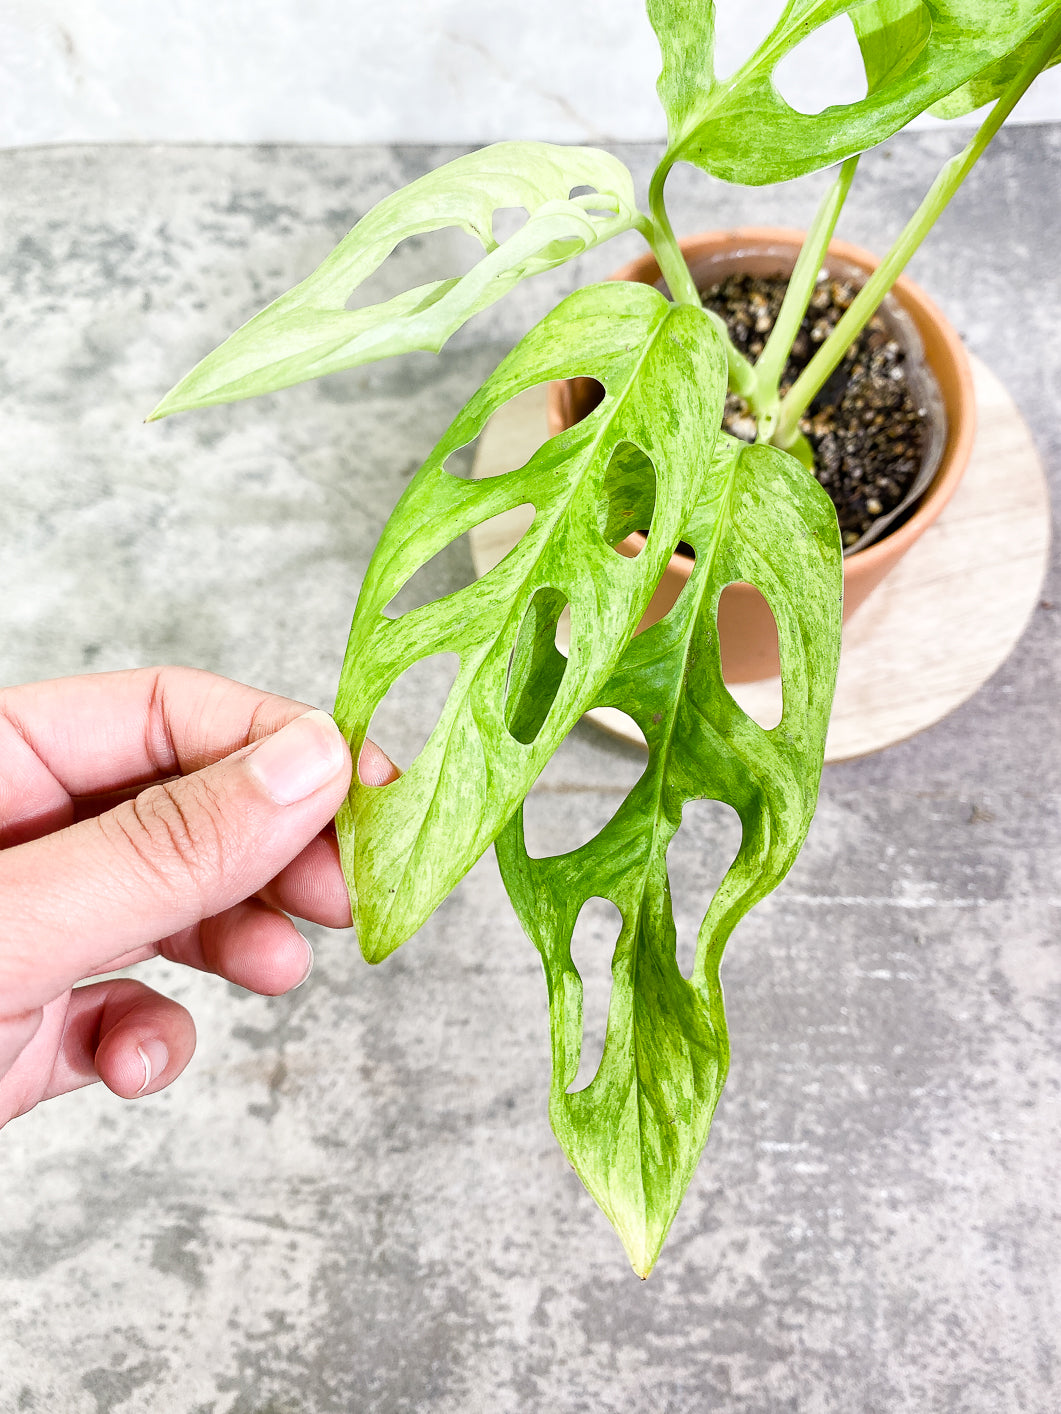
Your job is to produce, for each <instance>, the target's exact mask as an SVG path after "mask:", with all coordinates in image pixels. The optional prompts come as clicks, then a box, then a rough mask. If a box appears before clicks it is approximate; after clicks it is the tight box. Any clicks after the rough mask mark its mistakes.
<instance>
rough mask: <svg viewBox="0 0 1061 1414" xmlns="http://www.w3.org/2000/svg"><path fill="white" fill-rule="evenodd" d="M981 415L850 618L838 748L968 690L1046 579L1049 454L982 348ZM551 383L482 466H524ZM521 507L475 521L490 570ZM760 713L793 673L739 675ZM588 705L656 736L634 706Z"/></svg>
mask: <svg viewBox="0 0 1061 1414" xmlns="http://www.w3.org/2000/svg"><path fill="white" fill-rule="evenodd" d="M972 365H973V377H974V382H975V385H976V404H977V414H978V418H979V423H978V427H977V433H976V442H975V445H974V447H973V455H972V459H971V461H970V463H969V469H968V471H967V472H966V473H965V476H964V478H963V480H962V483H961V485H960V486H959V488H958V490H957V491H956V492H955V494H954V498H953V500H952V501H951V502H950V503H949V505H948V506H947V507H946V509H945V510H944V511H943V513H942V514H941V515H940V517H939V519H938V520H937V521H936V522H935V523H934V524H933V525H931V526H930V527H929V528H928V530H927V531H926V532H925V534H924V535H923V536H922V537H921V539H920V540H919V541H918V542H917V543H916V544H915V545H914V546H913V548H912V549H911V550H910V551H909V552H908V553H907V554H906V555H905V556H904V557H903V559H902V560H900V562H899V564H898V565H897V566H896V567H895V569H894V570H893V571H892V572H891V574H890V575H889V576H888V578H887V579H885V580H884V582H883V583H882V584H880V585H879V586H878V588H877V589H875V590H874V591H873V593H872V594H871V595H870V597H869V599H867V601H866V602H865V604H863V605H862V606H861V608H859V610H858V611H857V613H854V614H853V615H852V616H851V618H850V619H849V620H848V622H847V623H846V624H845V625H844V636H843V648H842V652H841V655H840V673H839V677H838V679H837V684H836V697H835V700H834V702H833V714H832V718H831V721H830V723H829V736H828V739H827V741H826V746H825V759H826V761H847V760H850V759H851V758H852V757H855V756H865V755H867V754H868V753H869V752H872V751H880V750H882V749H883V748H884V747H886V746H892V745H894V744H895V743H896V742H899V741H905V740H906V739H907V738H908V737H911V736H914V735H915V734H916V733H917V732H919V731H923V730H924V729H925V728H926V727H930V726H932V725H933V723H935V722H938V721H939V720H940V719H941V718H942V717H945V716H946V715H947V713H948V712H952V711H953V710H954V709H955V707H958V706H960V705H961V704H962V703H963V702H965V701H967V700H968V698H970V697H971V696H972V695H973V693H974V692H976V690H977V689H978V688H979V687H981V686H982V685H983V683H984V682H986V681H987V679H988V678H989V677H990V676H991V674H992V673H993V672H995V670H996V669H997V668H998V667H1000V666H1001V664H1002V663H1003V662H1004V660H1005V659H1006V657H1007V656H1008V655H1009V653H1010V651H1011V650H1012V648H1013V647H1014V645H1015V644H1016V642H1017V640H1018V638H1020V636H1021V634H1022V633H1023V631H1024V628H1025V626H1026V625H1027V622H1028V619H1029V617H1030V616H1031V613H1032V611H1033V609H1034V608H1035V606H1036V604H1037V602H1038V600H1039V595H1040V592H1041V589H1042V583H1043V579H1044V576H1045V574H1046V567H1047V562H1048V556H1049V549H1050V506H1049V497H1048V492H1047V486H1046V477H1045V474H1044V472H1043V466H1042V462H1041V461H1040V459H1039V454H1038V452H1037V451H1036V449H1035V445H1034V443H1033V442H1032V439H1031V434H1030V433H1029V431H1028V429H1027V427H1026V426H1025V424H1024V421H1023V419H1022V418H1021V416H1020V413H1019V412H1018V411H1017V408H1016V405H1015V403H1014V402H1013V400H1012V398H1011V397H1010V396H1009V394H1008V393H1007V392H1006V390H1005V388H1004V387H1003V386H1002V384H1001V383H1000V382H999V381H998V379H997V378H996V377H995V376H994V374H992V373H991V372H989V370H988V369H987V368H986V367H985V366H984V365H983V364H982V363H980V362H979V361H978V360H977V359H975V358H973V359H972ZM545 398H546V389H545V387H539V388H532V389H530V390H529V391H528V392H526V393H522V394H520V396H519V397H517V398H513V399H512V401H511V402H509V403H507V404H506V405H505V406H504V407H503V408H502V409H501V410H500V411H499V412H498V413H497V414H495V416H494V417H493V419H492V420H491V422H490V423H489V425H488V426H487V427H486V428H485V429H484V431H483V434H482V436H481V437H480V439H479V446H478V449H477V452H476V457H475V463H474V466H473V468H472V475H473V476H477V477H482V476H498V475H500V474H502V473H503V472H506V471H511V470H513V469H515V468H516V467H519V466H522V465H523V464H524V463H525V462H526V461H527V460H528V459H529V457H530V456H531V455H532V454H533V452H534V451H535V450H536V449H537V448H538V447H539V446H540V445H541V444H542V442H544V441H545V439H546V436H547V435H548V433H547V429H546V420H545ZM532 514H533V513H532V511H531V509H530V508H529V507H523V506H521V507H518V508H517V509H516V510H514V511H511V512H509V513H508V515H507V516H496V517H495V518H494V519H493V520H491V521H490V522H488V523H487V525H485V526H480V527H478V528H477V529H475V530H472V531H471V532H470V533H469V540H470V541H471V552H472V562H473V564H474V565H475V572H476V574H477V575H479V576H480V577H481V576H482V575H484V574H485V573H486V572H487V571H488V570H490V569H492V568H493V567H494V565H496V564H497V563H499V561H500V560H501V559H502V558H503V557H504V556H505V555H506V554H507V553H508V551H509V550H510V549H511V548H512V546H513V545H515V543H516V541H517V540H518V539H519V538H520V536H521V535H522V534H523V533H524V531H525V530H526V529H527V528H528V526H529V524H530V520H531V518H532ZM730 691H731V692H732V694H733V696H734V697H735V698H736V700H737V701H738V702H739V703H740V705H741V707H743V708H744V710H745V711H746V712H747V713H748V715H749V716H751V717H753V718H754V719H755V720H756V721H759V722H762V723H764V724H770V725H772V724H773V723H775V722H776V721H777V719H778V717H779V715H780V704H781V680H780V678H768V679H766V680H764V681H762V682H746V683H734V684H733V685H732V686H731V687H730ZM587 716H588V717H589V718H590V719H591V720H592V721H594V722H596V723H597V724H598V725H599V726H601V727H602V728H604V730H606V731H610V732H612V733H613V734H614V735H616V736H620V737H622V738H623V739H624V740H626V741H635V742H638V743H640V744H641V745H643V744H644V740H643V738H642V736H641V733H640V732H639V731H638V730H637V728H636V727H634V725H633V723H632V722H631V720H630V718H629V717H626V716H625V715H624V714H623V713H620V712H613V711H611V710H609V709H608V708H598V709H595V710H594V711H592V712H589V713H587Z"/></svg>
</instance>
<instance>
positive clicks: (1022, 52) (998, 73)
mask: <svg viewBox="0 0 1061 1414" xmlns="http://www.w3.org/2000/svg"><path fill="white" fill-rule="evenodd" d="M1041 8H1042V12H1043V19H1044V21H1045V20H1046V18H1047V17H1053V16H1054V15H1056V14H1057V13H1058V12H1059V11H1061V0H1048V3H1044V4H1043V5H1042V7H1041ZM1040 28H1041V27H1040ZM1038 37H1039V31H1037V32H1036V33H1035V34H1033V35H1031V36H1030V37H1029V38H1028V39H1026V40H1025V41H1024V42H1023V43H1022V44H1019V45H1017V47H1016V48H1015V49H1013V50H1011V52H1010V53H1009V54H1007V55H1006V57H1005V58H1004V59H1002V60H1000V61H999V62H998V63H997V64H992V65H991V66H990V67H989V68H987V69H985V70H984V71H983V72H982V73H979V74H977V75H976V77H975V78H973V79H970V80H969V82H968V83H966V84H962V86H961V88H956V89H955V90H954V92H953V93H948V94H947V96H946V98H941V99H940V101H939V102H938V103H935V104H933V105H932V107H931V108H930V109H929V112H930V113H932V115H933V117H936V118H963V117H964V116H965V114H966V113H971V112H973V110H974V109H976V108H982V107H983V105H984V104H985V103H993V102H994V101H995V99H996V98H1000V97H1001V96H1002V94H1003V93H1004V91H1005V90H1006V89H1007V88H1008V87H1009V85H1010V83H1011V82H1012V81H1013V79H1015V78H1016V77H1017V74H1018V73H1019V72H1020V70H1021V68H1022V67H1023V65H1024V61H1025V60H1026V59H1027V58H1028V57H1029V54H1030V52H1031V50H1032V49H1033V48H1034V46H1035V44H1036V42H1037V40H1038ZM1055 64H1061V45H1058V47H1057V48H1056V49H1055V50H1054V52H1053V54H1052V55H1051V56H1050V59H1049V62H1048V63H1046V64H1044V65H1043V69H1044V70H1045V69H1051V68H1053V66H1054V65H1055Z"/></svg>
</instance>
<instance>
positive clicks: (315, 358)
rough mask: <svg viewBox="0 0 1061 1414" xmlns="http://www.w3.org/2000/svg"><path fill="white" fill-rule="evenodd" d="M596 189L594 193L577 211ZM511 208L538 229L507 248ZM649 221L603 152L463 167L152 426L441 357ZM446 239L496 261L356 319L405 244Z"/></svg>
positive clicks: (227, 345)
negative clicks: (432, 235) (486, 319)
mask: <svg viewBox="0 0 1061 1414" xmlns="http://www.w3.org/2000/svg"><path fill="white" fill-rule="evenodd" d="M584 186H588V187H591V188H592V189H593V190H592V192H591V193H589V194H584V195H581V196H576V197H571V195H570V193H571V191H572V190H573V189H574V188H576V187H584ZM506 207H525V208H526V210H527V211H528V213H529V216H528V219H527V221H526V222H525V224H524V225H523V226H522V227H521V228H520V229H519V230H518V231H517V232H516V233H515V234H514V235H512V236H510V237H509V238H508V239H507V240H505V241H502V242H501V243H500V244H499V243H498V242H497V241H496V240H495V239H494V235H493V219H494V213H495V212H496V211H498V210H501V209H503V208H506ZM637 219H638V217H637V207H636V202H635V199H634V189H633V181H632V179H631V177H630V173H629V171H628V170H627V168H626V167H625V166H624V165H623V164H622V163H621V162H620V161H619V160H618V158H615V157H612V156H611V155H610V154H609V153H607V152H602V151H599V150H598V149H596V148H592V147H557V146H554V145H552V144H550V143H544V142H499V143H495V144H494V145H493V146H492V147H484V148H482V149H481V150H480V151H478V152H472V153H469V154H468V155H467V156H465V157H458V158H457V159H456V160H455V161H453V162H448V163H446V164H445V166H443V167H439V168H437V169H436V170H435V171H434V172H429V173H428V174H427V175H426V176H423V177H420V178H419V179H418V180H417V181H415V182H412V183H410V185H409V186H407V187H404V188H403V189H402V190H401V191H398V192H395V193H394V194H393V195H392V196H388V197H385V198H384V200H383V201H381V202H379V204H378V205H377V206H374V207H373V208H372V210H371V211H369V212H368V213H367V215H365V216H363V217H362V218H361V220H360V221H359V222H358V223H357V225H356V226H355V227H354V228H353V230H352V231H350V233H349V234H348V235H347V236H345V237H344V238H343V240H342V241H340V243H339V244H338V245H337V246H336V248H335V250H333V251H332V253H331V254H330V255H329V256H328V257H327V259H325V260H324V261H323V262H322V263H321V264H320V265H319V266H318V267H317V269H316V270H315V271H314V272H313V274H312V275H310V276H308V278H307V279H305V280H303V281H302V282H301V284H298V285H296V286H295V287H294V289H292V290H289V291H288V292H287V294H285V295H281V297H280V298H279V299H278V300H274V302H273V303H272V304H270V305H269V306H268V307H267V308H266V309H263V310H262V312H261V313H260V314H256V315H255V316H254V318H253V319H251V320H249V321H248V323H246V324H244V325H243V326H242V328H240V329H237V330H236V332H235V333H234V334H232V335H231V336H230V337H229V338H228V339H226V340H225V342H224V343H223V344H221V345H220V346H219V347H218V348H216V349H215V350H214V351H213V353H211V354H208V355H207V356H206V358H204V359H203V360H202V362H201V363H199V364H197V365H196V367H195V368H193V369H192V371H191V372H190V373H189V374H188V375H187V376H186V377H185V378H183V379H182V380H181V381H180V382H179V383H178V384H177V386H176V387H175V388H173V389H171V391H170V392H169V393H167V394H166V396H165V397H164V398H163V399H162V401H161V402H160V403H159V405H158V407H157V408H155V410H154V412H153V413H152V414H151V418H150V419H149V421H150V420H151V419H153V418H157V417H165V416H166V415H167V414H169V413H173V412H183V411H185V410H187V409H188V408H193V407H207V406H209V405H210V404H212V403H227V402H234V401H236V400H237V399H239V398H250V397H253V396H255V395H256V394H258V393H268V392H272V391H274V390H275V389H277V388H286V387H289V386H290V385H291V384H293V383H301V382H304V381H305V380H306V379H307V378H317V377H319V376H320V375H321V374H324V373H334V372H336V371H337V370H338V369H341V368H355V367H357V366H358V365H359V364H363V363H370V362H372V361H373V360H375V359H380V358H388V357H390V356H391V355H392V354H399V353H407V352H409V351H410V350H412V349H426V350H430V351H431V352H434V353H437V352H438V350H439V349H440V348H441V347H442V345H443V344H444V343H445V342H446V340H447V339H448V338H449V337H450V336H451V335H452V334H453V333H455V332H456V330H457V329H459V328H460V326H461V325H462V324H463V323H465V321H466V320H468V319H470V318H471V317H472V315H473V314H478V313H479V311H480V310H483V309H486V308H487V307H488V306H489V305H491V304H493V303H494V301H495V300H498V299H500V298H501V296H502V295H504V294H506V293H507V292H508V291H509V290H510V289H512V287H513V286H514V285H516V284H518V283H519V281H520V280H523V279H526V278H527V277H528V276H530V275H536V274H539V273H540V272H541V271H543V270H551V269H553V267H554V266H557V265H562V264H563V263H564V262H565V261H567V260H570V259H572V258H573V257H574V256H576V255H579V254H581V252H582V251H584V250H588V249H589V248H590V247H591V246H595V245H598V244H600V242H601V241H606V240H608V239H609V238H610V237H611V236H614V235H617V234H618V233H619V232H620V231H625V230H628V229H629V228H630V227H631V226H632V225H634V224H635V222H636V220H637ZM445 227H459V228H460V229H461V230H464V231H467V232H468V234H469V235H472V236H474V237H475V238H476V239H477V240H478V241H479V242H480V243H481V244H482V246H483V249H484V250H485V251H486V255H485V256H484V257H483V259H482V260H480V261H479V262H478V263H477V264H476V265H475V266H474V267H473V269H471V270H470V271H468V273H467V274H466V275H462V276H460V277H454V278H453V279H449V280H436V281H434V282H432V283H430V284H427V285H420V286H418V287H417V288H416V289H412V290H407V291H405V292H404V293H403V294H400V295H398V296H396V297H395V298H394V299H390V300H386V301H385V302H383V303H382V304H376V305H370V306H368V307H367V308H364V309H354V310H350V309H347V308H346V303H347V300H348V299H349V298H350V296H351V294H352V293H353V291H354V290H356V289H357V287H358V286H359V285H360V284H361V283H362V282H363V281H364V280H366V279H367V278H368V276H369V275H371V274H372V272H373V271H374V270H376V269H378V267H379V266H380V265H381V264H382V263H383V261H384V260H385V259H386V258H387V256H388V255H390V253H391V252H392V251H393V250H394V248H395V246H397V245H398V243H399V242H400V241H403V240H405V239H407V238H408V237H409V236H416V235H422V234H423V233H424V232H425V231H437V230H441V229H443V228H445Z"/></svg>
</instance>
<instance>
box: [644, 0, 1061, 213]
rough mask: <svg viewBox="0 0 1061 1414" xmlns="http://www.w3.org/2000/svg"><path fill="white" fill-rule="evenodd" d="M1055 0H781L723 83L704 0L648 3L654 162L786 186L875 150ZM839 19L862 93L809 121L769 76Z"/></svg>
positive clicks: (979, 69) (1018, 36) (1000, 59)
mask: <svg viewBox="0 0 1061 1414" xmlns="http://www.w3.org/2000/svg"><path fill="white" fill-rule="evenodd" d="M1057 3H1058V0H1006V3H1005V4H1001V3H999V0H918V4H917V5H916V6H915V5H914V4H913V3H911V0H788V4H787V5H786V6H785V8H784V11H783V12H782V14H781V16H780V18H779V19H778V21H777V23H776V24H775V26H774V28H773V29H772V30H771V32H770V34H769V35H767V37H766V38H765V39H764V40H763V42H762V44H760V46H759V48H758V49H757V50H756V51H755V53H754V54H753V55H752V56H751V57H750V58H749V59H748V60H747V61H746V62H745V63H744V64H743V65H742V66H741V67H740V68H739V69H738V70H737V71H736V73H734V74H732V75H730V77H729V78H726V79H723V80H719V79H717V78H716V77H715V75H714V72H713V65H712V57H711V49H712V38H711V37H712V35H713V29H714V4H713V0H694V3H692V4H689V5H685V4H682V3H681V2H680V0H648V13H649V18H650V19H651V21H652V23H653V25H654V26H655V28H656V32H657V35H658V37H659V42H660V48H661V51H662V55H663V69H662V72H661V74H660V79H659V85H658V88H659V95H660V99H661V100H662V102H663V106H664V109H665V110H666V113H667V124H668V132H669V145H668V150H667V154H666V156H665V157H664V164H665V165H668V166H669V165H670V164H672V163H674V162H677V161H683V162H692V163H694V164H695V165H696V166H698V167H702V168H703V169H704V170H705V171H707V172H711V173H712V174H713V175H714V176H717V177H722V178H724V179H725V180H727V181H731V182H742V183H744V184H746V185H749V186H761V185H765V184H766V183H769V182H780V181H785V180H787V179H788V178H790V177H796V176H800V175H802V174H803V173H806V172H813V171H816V170H818V169H819V168H821V167H827V166H829V165H830V164H831V163H834V162H838V161H841V160H843V159H844V158H846V157H850V156H852V155H854V154H855V153H858V152H863V151H865V149H866V148H868V147H872V146H874V145H875V144H876V143H879V142H882V141H883V140H884V139H885V138H887V137H890V136H891V134H892V133H894V132H897V131H898V130H899V129H900V128H901V127H903V126H905V124H906V123H908V122H909V121H910V119H911V118H914V117H916V116H917V114H919V113H923V112H924V111H925V110H926V109H928V108H930V107H931V106H932V105H933V104H936V103H939V102H940V101H941V100H944V99H945V97H946V95H947V94H949V93H951V92H952V91H953V90H955V89H958V88H959V87H960V86H962V85H964V84H968V83H969V82H970V81H971V80H973V79H974V78H976V76H977V75H979V74H982V73H984V72H985V71H991V70H992V66H995V65H999V64H1002V63H1004V62H1005V61H1006V56H1007V55H1010V54H1012V53H1013V52H1014V51H1016V50H1017V49H1018V48H1019V47H1020V46H1021V45H1023V44H1024V43H1025V41H1026V40H1027V39H1028V38H1029V36H1030V35H1032V34H1033V33H1034V32H1035V31H1036V30H1037V29H1038V28H1039V27H1040V26H1041V24H1042V21H1043V18H1044V17H1045V16H1046V15H1047V14H1048V13H1052V12H1053V11H1054V10H1055V9H1056V7H1057ZM845 14H846V15H850V17H851V20H852V22H853V23H854V25H855V29H856V32H857V33H858V35H859V40H860V43H861V45H862V51H863V56H864V60H865V63H866V67H867V73H868V74H869V92H868V93H867V94H866V97H865V98H862V99H860V100H858V101H857V102H854V103H846V104H838V105H833V106H830V107H828V108H826V109H824V111H823V112H821V113H817V114H806V113H797V112H796V111H795V110H794V109H793V108H791V107H790V106H789V104H787V103H786V102H785V100H784V99H783V98H782V97H781V94H780V93H779V92H778V90H777V88H776V86H775V85H774V81H773V73H774V70H775V69H776V67H777V65H778V64H779V63H780V61H781V60H782V59H783V58H784V57H785V55H786V54H789V53H791V52H792V51H793V50H794V49H796V48H797V47H798V46H799V45H800V44H801V43H802V42H803V41H804V40H805V39H806V38H807V36H808V35H810V34H812V33H813V32H814V31H815V30H816V29H818V28H820V27H821V26H822V25H824V24H826V23H827V22H828V21H829V20H833V19H836V18H837V16H839V15H845Z"/></svg>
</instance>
